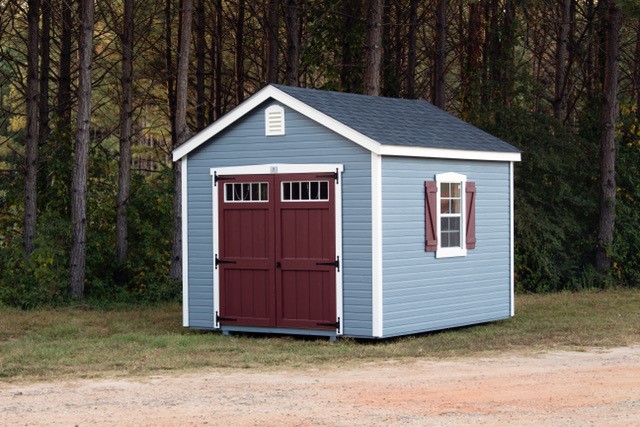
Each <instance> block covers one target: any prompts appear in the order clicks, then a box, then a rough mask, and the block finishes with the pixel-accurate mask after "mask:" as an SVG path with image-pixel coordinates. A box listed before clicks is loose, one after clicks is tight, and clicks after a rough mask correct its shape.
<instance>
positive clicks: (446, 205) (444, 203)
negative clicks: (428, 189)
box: [440, 199, 450, 214]
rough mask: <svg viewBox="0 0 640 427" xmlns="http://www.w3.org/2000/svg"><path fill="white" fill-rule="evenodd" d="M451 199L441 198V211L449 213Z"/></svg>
mask: <svg viewBox="0 0 640 427" xmlns="http://www.w3.org/2000/svg"><path fill="white" fill-rule="evenodd" d="M449 201H450V200H449V199H442V200H440V213H443V214H447V213H450V212H449Z"/></svg>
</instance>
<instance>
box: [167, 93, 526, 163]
mask: <svg viewBox="0 0 640 427" xmlns="http://www.w3.org/2000/svg"><path fill="white" fill-rule="evenodd" d="M268 99H273V100H274V101H276V102H279V103H281V104H283V105H285V106H287V107H289V108H291V109H292V110H295V111H297V112H298V113H300V114H302V115H304V116H306V117H308V118H309V119H311V120H313V121H315V122H317V123H319V124H321V125H323V126H325V127H326V128H328V129H330V130H332V131H334V132H336V133H337V134H339V135H341V136H343V137H345V138H347V139H348V140H350V141H352V142H354V143H356V144H358V145H360V146H362V147H364V148H366V149H367V150H369V151H371V152H372V153H375V154H378V155H388V156H405V157H426V158H442V159H465V160H486V161H515V162H519V161H520V158H521V155H520V153H512V152H494V151H475V150H452V149H442V148H428V147H410V146H401V145H383V144H381V143H379V142H378V141H376V140H374V139H372V138H370V137H368V136H366V135H364V134H362V133H360V132H358V131H356V130H355V129H353V128H351V127H349V126H347V125H345V124H344V123H342V122H339V121H338V120H336V119H334V118H332V117H330V116H328V115H326V114H324V113H322V112H320V111H318V110H316V109H315V108H312V107H310V106H309V105H307V104H305V103H304V102H302V101H299V100H298V99H297V98H295V97H293V96H291V95H289V94H287V93H285V92H283V91H281V90H280V89H278V88H276V87H275V86H271V85H268V86H265V87H264V88H262V89H261V90H259V91H258V92H256V93H255V94H254V95H252V96H251V97H250V98H248V99H247V100H246V101H244V102H243V103H241V104H240V105H238V106H237V107H236V108H234V109H233V110H231V111H230V112H228V113H227V114H225V115H224V116H222V117H221V118H220V119H218V120H216V121H215V122H214V123H212V124H211V125H209V126H207V127H206V128H204V129H203V130H202V131H200V132H199V133H197V134H196V135H194V136H193V137H192V138H191V139H189V140H188V141H187V142H185V143H184V144H182V145H180V146H179V147H177V148H176V149H175V150H173V161H178V160H180V159H181V158H182V157H184V156H186V155H187V154H188V153H189V152H191V151H192V150H195V149H196V148H198V147H199V146H200V145H202V144H204V143H205V142H207V141H208V140H209V139H211V138H212V137H214V136H215V135H217V134H218V133H220V132H222V131H223V130H224V129H226V128H227V127H229V126H230V125H232V124H233V123H235V122H236V121H237V120H239V119H240V118H242V117H243V116H244V115H246V114H248V113H249V112H250V111H252V110H253V109H255V108H256V107H257V106H258V105H260V104H262V103H263V102H265V101H266V100H268Z"/></svg>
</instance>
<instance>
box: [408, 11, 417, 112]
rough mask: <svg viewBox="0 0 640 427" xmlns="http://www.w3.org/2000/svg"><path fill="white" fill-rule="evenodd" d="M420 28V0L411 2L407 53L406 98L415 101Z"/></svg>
mask: <svg viewBox="0 0 640 427" xmlns="http://www.w3.org/2000/svg"><path fill="white" fill-rule="evenodd" d="M417 28H418V0H410V2H409V32H408V34H407V38H408V44H409V46H408V49H409V50H408V52H407V84H406V97H407V98H409V99H414V98H415V97H416V55H417V52H416V33H417Z"/></svg>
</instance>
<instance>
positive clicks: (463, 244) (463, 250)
mask: <svg viewBox="0 0 640 427" xmlns="http://www.w3.org/2000/svg"><path fill="white" fill-rule="evenodd" d="M445 182H451V183H458V182H459V183H460V247H457V248H443V247H442V246H441V245H442V235H441V230H440V226H441V221H440V218H441V212H440V195H441V194H440V184H441V183H445ZM466 184H467V177H466V176H465V175H461V174H459V173H455V172H447V173H439V174H437V175H436V186H437V188H438V191H437V192H436V195H437V197H436V223H437V225H436V233H437V234H436V236H437V239H438V247H437V248H436V258H453V257H463V256H467V241H466V240H467V239H466V233H465V230H466V223H467V218H466V216H467V215H466V212H465V210H466V188H465V187H466Z"/></svg>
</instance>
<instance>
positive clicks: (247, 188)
mask: <svg viewBox="0 0 640 427" xmlns="http://www.w3.org/2000/svg"><path fill="white" fill-rule="evenodd" d="M242 200H244V201H248V200H251V184H242Z"/></svg>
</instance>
